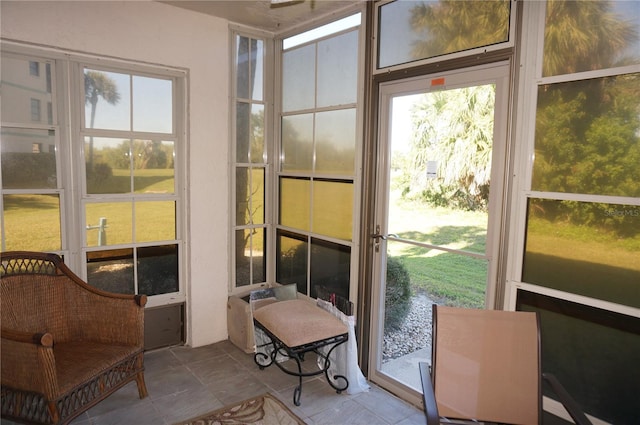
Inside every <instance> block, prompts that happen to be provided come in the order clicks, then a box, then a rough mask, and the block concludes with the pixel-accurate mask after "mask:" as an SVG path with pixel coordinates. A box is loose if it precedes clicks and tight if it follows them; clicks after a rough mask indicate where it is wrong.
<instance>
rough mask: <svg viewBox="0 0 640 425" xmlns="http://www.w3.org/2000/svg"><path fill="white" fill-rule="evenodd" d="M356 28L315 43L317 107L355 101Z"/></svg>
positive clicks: (356, 80)
mask: <svg viewBox="0 0 640 425" xmlns="http://www.w3.org/2000/svg"><path fill="white" fill-rule="evenodd" d="M357 90H358V31H357V30H356V31H351V32H349V33H346V34H342V35H340V36H337V37H332V38H329V39H326V40H323V41H321V42H319V43H318V104H317V106H318V107H323V106H335V105H344V104H349V103H355V102H356V99H357V93H358V91H357Z"/></svg>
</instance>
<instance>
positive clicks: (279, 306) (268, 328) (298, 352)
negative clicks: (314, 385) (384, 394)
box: [253, 299, 349, 406]
mask: <svg viewBox="0 0 640 425" xmlns="http://www.w3.org/2000/svg"><path fill="white" fill-rule="evenodd" d="M253 320H254V323H255V325H256V327H257V328H259V329H261V330H262V331H263V332H264V333H265V334H266V335H267V337H268V338H269V340H270V341H269V342H268V343H267V344H265V345H266V346H267V347H262V348H267V353H265V352H262V351H258V352H256V354H255V356H254V361H255V362H256V364H257V365H258V366H259V367H260V369H264V368H265V367H268V366H271V365H272V364H275V365H277V366H278V367H279V368H280V369H281V370H282V371H283V372H285V373H287V374H289V375H293V376H297V377H298V379H299V382H298V386H297V387H296V389H295V390H294V393H293V403H294V404H295V405H296V406H299V405H300V395H301V393H302V378H303V377H306V376H315V375H319V374H322V373H324V375H325V377H326V378H327V382H328V383H329V385H331V387H333V388H334V389H335V390H336V392H338V393H341V392H342V391H344V390H346V389H347V388H348V386H349V381H348V380H347V378H346V377H344V376H342V375H334V376H330V374H329V367H330V365H331V361H330V360H329V357H330V355H331V352H332V351H333V350H334V349H335V348H336V347H337V346H339V345H340V344H343V343H345V342H346V341H347V339H348V338H349V334H348V331H349V330H348V328H347V325H345V324H344V323H342V321H341V320H340V319H338V318H337V317H335V316H334V315H332V314H331V313H329V312H327V311H325V310H323V309H321V308H320V307H318V306H316V305H315V304H313V303H312V302H309V301H307V300H304V299H294V300H286V301H278V302H273V303H271V304H268V305H265V306H263V307H260V308H258V309H256V310H255V311H254V312H253ZM322 347H327V348H328V351H327V352H326V354H324V353H323V352H322V351H320V350H319V349H320V348H322ZM258 348H261V347H258ZM308 352H315V353H316V354H317V355H318V356H320V358H322V359H323V362H321V363H322V364H323V367H322V368H320V369H318V370H315V371H312V372H303V371H302V365H301V363H300V362H301V361H302V360H304V354H305V353H308ZM278 355H285V356H286V357H289V358H291V359H293V360H294V361H295V362H296V365H297V371H293V370H290V369H287V368H286V367H285V366H284V365H283V364H282V362H279V361H277V360H278V359H277V357H278Z"/></svg>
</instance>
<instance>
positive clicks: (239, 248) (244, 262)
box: [235, 229, 253, 286]
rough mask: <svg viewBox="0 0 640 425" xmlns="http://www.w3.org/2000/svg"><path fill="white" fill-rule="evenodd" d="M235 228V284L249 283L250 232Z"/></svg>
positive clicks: (249, 230) (244, 284)
mask: <svg viewBox="0 0 640 425" xmlns="http://www.w3.org/2000/svg"><path fill="white" fill-rule="evenodd" d="M252 231H253V229H240V230H236V232H235V233H236V257H235V258H236V286H247V285H249V284H251V232H252Z"/></svg>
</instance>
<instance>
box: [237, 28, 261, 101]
mask: <svg viewBox="0 0 640 425" xmlns="http://www.w3.org/2000/svg"><path fill="white" fill-rule="evenodd" d="M237 43H238V46H237V52H236V55H237V56H236V57H237V69H236V84H237V85H236V90H237V93H236V96H237V97H238V98H240V99H252V100H262V91H263V90H262V87H263V85H262V80H263V75H264V74H263V72H262V70H263V68H264V65H263V62H264V59H263V58H264V42H263V41H262V40H254V39H251V38H247V37H242V36H238V37H237ZM249 93H251V96H249Z"/></svg>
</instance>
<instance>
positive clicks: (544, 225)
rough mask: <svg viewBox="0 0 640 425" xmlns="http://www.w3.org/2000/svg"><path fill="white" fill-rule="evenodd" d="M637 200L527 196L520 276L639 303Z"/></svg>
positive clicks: (639, 217)
mask: <svg viewBox="0 0 640 425" xmlns="http://www.w3.org/2000/svg"><path fill="white" fill-rule="evenodd" d="M638 258H640V206H628V205H614V204H596V203H589V202H574V201H554V200H543V199H531V200H530V201H529V211H528V222H527V235H526V246H525V255H524V264H523V271H522V281H523V282H528V283H534V284H537V285H541V286H546V287H549V288H554V289H559V290H561V291H566V292H571V293H574V294H580V295H586V296H588V297H592V298H597V299H601V300H605V301H611V302H614V303H618V304H624V305H629V306H632V307H635V308H640V262H639V261H638Z"/></svg>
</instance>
